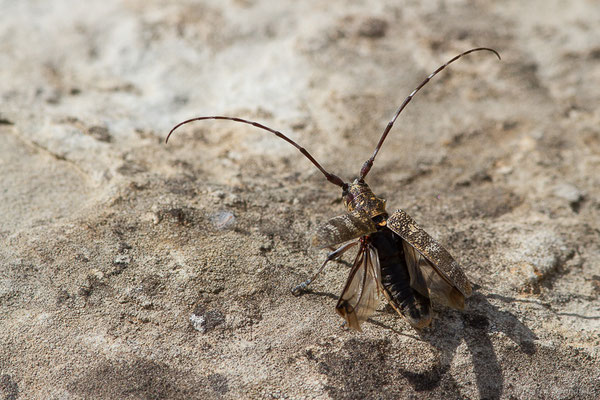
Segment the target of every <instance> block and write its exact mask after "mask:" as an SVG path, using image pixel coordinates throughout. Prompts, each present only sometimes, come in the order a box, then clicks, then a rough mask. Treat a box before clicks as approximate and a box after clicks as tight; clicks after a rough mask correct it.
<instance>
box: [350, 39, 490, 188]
mask: <svg viewBox="0 0 600 400" xmlns="http://www.w3.org/2000/svg"><path fill="white" fill-rule="evenodd" d="M481 50H485V51H491V52H492V53H494V54H495V55H496V57H498V59H499V60H501V58H500V54H498V52H497V51H496V50H494V49H490V48H488V47H477V48H475V49H471V50H467V51H465V52H464V53H460V54H459V55H457V56H455V57H454V58H452V59H451V60H450V61H448V62H447V63H446V64H444V65H442V66H440V67H439V68H438V69H436V70H435V71H433V73H431V75H429V76H428V77H427V78H426V79H425V80H424V81H423V82H421V84H420V85H419V86H417V88H416V89H415V90H413V91H412V93H411V94H409V95H408V97H407V98H406V99H404V101H403V102H402V105H400V108H398V111H396V115H394V118H392V120H391V121H390V122H389V123H388V124H387V126H386V127H385V130H384V131H383V134H382V135H381V139H379V143H377V147H375V152H374V153H373V155H372V156H371V158H369V159H368V160H367V161H365V163H364V164H363V166H362V168H361V169H360V177H359V179H360V180H363V179H365V176H367V174H368V173H369V171H370V170H371V167H372V166H373V161H374V160H375V157H377V153H379V150H380V149H381V146H382V145H383V142H384V140H385V138H386V137H387V135H388V133H389V132H390V129H392V126H394V122H396V118H398V116H399V115H400V113H401V112H402V110H404V107H406V105H407V104H408V103H410V101H411V100H412V98H413V97H414V95H415V94H417V92H418V91H419V90H421V88H422V87H423V86H425V85H426V84H427V82H429V81H430V80H431V78H433V77H434V76H436V75H437V74H438V72H440V71H441V70H443V69H444V68H446V67H447V66H448V65H450V64H452V63H453V62H454V61H456V60H458V59H459V58H461V57H462V56H466V55H467V54H469V53H473V52H475V51H481Z"/></svg>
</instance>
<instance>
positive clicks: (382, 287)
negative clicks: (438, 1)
mask: <svg viewBox="0 0 600 400" xmlns="http://www.w3.org/2000/svg"><path fill="white" fill-rule="evenodd" d="M482 50H485V51H489V52H492V53H494V54H495V55H496V56H497V57H498V59H500V55H499V54H498V52H497V51H496V50H494V49H490V48H487V47H478V48H474V49H471V50H468V51H465V52H464V53H461V54H459V55H457V56H455V57H454V58H452V59H451V60H449V61H448V62H446V63H445V64H444V65H442V66H440V67H439V68H438V69H436V70H435V71H434V72H433V73H432V74H431V75H429V76H428V77H427V78H426V79H425V80H424V81H423V82H421V83H420V84H419V86H417V87H416V89H415V90H413V91H412V93H411V94H410V95H408V97H407V98H406V99H404V101H403V102H402V104H401V105H400V107H399V108H398V110H397V111H396V114H395V115H394V117H393V118H392V120H391V121H390V122H389V123H388V124H387V126H386V128H385V130H384V131H383V134H382V135H381V138H380V139H379V143H377V146H376V147H375V151H374V152H373V155H372V156H371V157H370V158H369V159H368V160H367V161H366V162H365V163H364V164H363V166H362V168H361V170H360V175H359V176H358V178H357V179H356V180H354V182H352V183H346V182H344V181H343V180H342V179H341V178H340V177H338V176H337V175H334V174H332V173H329V172H327V171H326V170H325V169H324V168H323V167H322V166H321V164H319V163H318V162H317V161H316V160H315V159H314V158H313V157H312V156H311V155H310V153H309V152H308V151H306V150H305V149H304V148H303V147H302V146H300V145H298V144H297V143H296V142H294V141H293V140H292V139H290V138H288V137H287V136H286V135H284V134H283V133H281V132H279V131H276V130H274V129H271V128H269V127H267V126H265V125H262V124H260V123H258V122H253V121H248V120H245V119H241V118H234V117H223V116H210V117H197V118H192V119H189V120H187V121H183V122H181V123H179V124H177V125H176V126H175V127H173V129H171V131H170V132H169V135H168V136H167V138H166V140H165V142H168V140H169V137H170V136H171V134H172V133H173V132H174V131H175V130H176V129H177V128H179V127H180V126H182V125H185V124H187V123H190V122H193V121H201V120H205V119H219V120H229V121H236V122H241V123H244V124H249V125H253V126H256V127H257V128H261V129H264V130H266V131H269V132H271V133H273V134H275V135H276V136H278V137H280V138H281V139H283V140H285V141H286V142H288V143H290V144H291V145H292V146H294V147H296V148H297V149H298V150H299V151H300V152H301V153H302V154H303V155H304V156H305V157H306V158H308V159H309V160H310V162H312V163H313V164H314V165H315V166H316V167H317V168H318V169H319V171H321V172H322V173H323V175H325V178H327V180H328V181H329V182H331V183H333V184H334V185H337V186H339V187H341V188H342V198H343V201H344V205H345V206H346V209H347V210H348V212H347V213H346V214H344V215H340V216H337V217H334V218H331V219H330V220H329V221H327V222H326V223H325V224H323V225H322V226H320V227H319V228H318V229H317V232H316V235H315V236H314V237H313V245H314V246H317V247H319V248H325V247H330V248H333V246H337V245H339V244H342V243H344V244H343V245H342V246H341V247H339V248H338V249H337V250H334V251H332V252H331V253H329V254H328V255H327V258H326V259H325V261H324V262H323V264H322V265H321V267H320V268H319V269H318V271H317V272H316V273H315V274H314V275H313V276H312V277H311V278H309V279H308V280H306V281H305V282H302V283H301V284H299V285H298V286H296V287H294V288H293V289H292V293H293V294H294V295H296V296H298V295H300V294H301V293H302V292H303V291H304V290H305V289H306V288H307V286H308V285H309V284H310V283H311V282H312V281H314V280H315V278H316V277H317V276H318V275H319V273H320V272H321V271H322V270H323V268H325V265H327V263H328V262H329V261H331V260H334V259H337V258H339V257H340V256H341V255H342V254H343V253H345V252H346V251H348V250H349V249H350V248H352V247H354V246H356V245H358V246H359V248H358V254H357V255H356V258H355V259H354V264H353V266H352V269H351V270H350V275H349V276H348V279H347V280H346V284H345V285H344V289H343V290H342V294H341V295H340V298H339V300H338V302H337V305H336V307H335V309H336V311H337V312H338V313H339V314H340V315H341V316H342V317H343V318H345V320H346V322H347V324H348V326H349V327H350V328H353V329H356V330H360V323H361V322H363V321H365V320H366V319H367V318H369V316H370V315H371V314H372V313H373V312H374V311H375V308H376V307H377V304H378V301H377V300H378V295H379V294H383V296H384V297H385V298H386V299H387V301H388V303H389V304H390V305H391V306H392V308H393V309H394V310H396V312H398V314H400V315H401V316H403V317H405V318H406V319H407V320H408V322H409V323H410V324H411V325H412V326H413V327H414V328H416V329H421V328H424V327H426V326H428V325H429V324H430V323H431V300H430V298H431V297H434V299H435V300H440V301H441V302H443V303H445V304H447V305H449V306H451V307H453V308H456V309H463V308H464V305H465V297H469V296H470V295H471V285H470V283H469V280H468V279H467V277H466V276H465V274H464V273H463V271H462V270H461V268H460V266H459V265H458V263H457V262H456V261H455V260H454V258H452V256H451V255H450V253H448V251H447V250H446V249H444V248H443V247H442V246H441V245H440V244H439V243H437V242H436V241H435V240H434V239H433V238H432V237H431V236H429V234H428V233H427V232H425V231H424V230H423V229H421V228H420V227H419V226H418V225H417V224H416V223H415V221H414V220H413V219H412V218H411V217H410V216H409V215H408V214H407V213H406V212H404V211H402V210H396V211H395V212H394V213H393V214H392V215H391V216H389V215H388V213H387V211H386V210H385V200H383V199H381V198H379V197H377V196H375V194H374V193H373V192H372V191H371V188H369V186H368V185H367V183H366V182H365V177H366V176H367V174H368V173H369V171H370V170H371V167H372V166H373V161H374V160H375V157H376V156H377V153H379V150H380V149H381V146H382V145H383V142H384V141H385V139H386V137H387V135H388V133H389V132H390V130H391V129H392V126H393V125H394V122H395V121H396V119H397V118H398V116H399V115H400V113H401V112H402V110H404V108H405V107H406V105H407V104H408V103H409V102H410V101H411V100H412V98H413V97H414V95H415V94H416V93H417V92H418V91H419V90H421V88H422V87H423V86H425V85H426V84H427V82H429V80H430V79H431V78H433V77H434V76H435V75H436V74H438V73H439V72H440V71H442V70H443V69H444V68H446V67H447V66H448V65H449V64H451V63H453V62H454V61H456V60H458V59H459V58H461V57H462V56H465V55H467V54H469V53H473V52H475V51H482ZM354 239H358V240H356V241H351V240H354Z"/></svg>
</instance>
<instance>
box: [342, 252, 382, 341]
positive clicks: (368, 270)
mask: <svg viewBox="0 0 600 400" xmlns="http://www.w3.org/2000/svg"><path fill="white" fill-rule="evenodd" d="M379 287H381V274H380V270H379V259H378V256H377V250H376V249H374V248H373V247H371V246H369V245H367V244H362V243H361V247H360V250H359V251H358V254H357V255H356V259H355V260H354V265H353V266H352V269H351V270H350V275H349V276H348V279H347V281H346V284H345V285H344V290H343V291H342V294H341V296H340V298H339V300H338V303H337V305H336V306H335V310H336V311H337V312H338V314H340V315H341V316H342V317H343V318H344V319H345V320H346V322H347V323H348V326H349V327H350V328H352V329H355V330H357V331H360V330H361V329H360V324H361V322H363V321H365V320H367V318H369V317H370V316H371V314H373V312H374V311H375V309H376V308H377V305H378V304H379V290H378V288H379Z"/></svg>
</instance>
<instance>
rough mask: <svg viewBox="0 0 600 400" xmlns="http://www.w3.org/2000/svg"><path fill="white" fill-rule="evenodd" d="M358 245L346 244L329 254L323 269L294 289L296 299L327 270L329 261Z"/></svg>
mask: <svg viewBox="0 0 600 400" xmlns="http://www.w3.org/2000/svg"><path fill="white" fill-rule="evenodd" d="M357 244H358V242H351V243H346V244H345V245H343V246H341V247H339V248H338V249H336V250H334V251H332V252H331V253H329V254H327V258H326V259H325V261H324V262H323V264H322V265H321V267H320V268H319V269H318V270H317V272H315V273H314V274H313V276H311V277H310V278H308V279H307V280H305V281H304V282H302V283H300V284H298V285H296V286H294V287H293V288H292V294H293V295H294V296H296V297H298V296H300V295H302V292H304V291H306V289H307V288H308V285H310V284H311V283H312V282H313V281H314V280H315V279H317V276H319V274H320V273H321V272H322V271H323V269H325V265H327V263H328V262H329V261H331V260H335V259H336V258H338V257H341V256H342V254H344V253H345V252H346V251H347V250H348V249H349V248H351V247H353V246H356V245H357Z"/></svg>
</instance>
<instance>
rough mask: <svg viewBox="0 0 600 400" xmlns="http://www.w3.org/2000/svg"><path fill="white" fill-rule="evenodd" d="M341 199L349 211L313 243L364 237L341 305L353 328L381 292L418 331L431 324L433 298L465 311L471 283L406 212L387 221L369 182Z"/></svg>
mask: <svg viewBox="0 0 600 400" xmlns="http://www.w3.org/2000/svg"><path fill="white" fill-rule="evenodd" d="M342 196H343V200H344V205H345V206H346V208H347V210H348V213H347V214H345V215H341V216H338V217H334V218H331V219H330V220H329V221H328V222H326V223H325V224H323V225H322V226H320V227H319V228H318V229H317V233H316V235H315V237H314V239H313V244H315V245H318V246H320V247H327V246H334V245H339V244H341V243H344V242H347V241H350V240H354V239H356V238H360V239H359V242H358V244H360V248H359V251H358V254H357V256H356V259H355V261H354V265H353V267H352V270H351V272H350V275H349V277H348V280H347V281H346V285H345V286H344V289H343V291H342V295H341V296H340V299H339V301H338V304H337V306H336V310H337V312H338V313H339V314H340V315H341V316H342V317H343V318H344V319H345V320H346V322H347V323H348V325H349V326H350V327H351V328H353V329H357V330H360V323H361V322H362V321H364V320H366V319H367V318H368V317H369V316H370V315H371V314H372V313H373V312H374V310H375V308H376V306H377V301H376V298H377V294H378V293H379V294H381V295H383V296H384V297H385V298H386V300H387V301H388V303H389V304H390V305H391V306H392V308H394V310H396V311H397V312H398V314H400V315H402V316H403V317H405V318H406V319H407V320H408V322H409V323H410V324H411V325H412V326H413V327H415V328H417V329H421V328H424V327H426V326H428V325H429V324H430V323H431V302H430V299H431V298H432V297H433V298H436V299H437V300H439V301H441V302H442V303H444V304H446V305H448V306H451V307H453V308H457V309H462V308H464V300H465V297H468V296H469V295H470V294H471V285H470V284H469V281H468V279H467V277H466V276H465V274H464V273H463V272H462V270H461V268H460V266H459V265H458V263H457V262H456V261H455V260H454V258H452V256H451V255H450V253H448V251H447V250H446V249H444V247H442V246H441V245H440V244H439V243H437V242H436V241H435V240H434V239H433V238H432V237H431V236H429V234H427V232H425V231H424V230H423V229H422V228H421V227H419V226H418V225H417V224H416V222H415V221H414V220H413V219H412V218H411V217H410V216H409V215H408V214H406V213H405V212H404V211H402V210H397V211H395V212H394V213H393V214H392V215H391V216H390V217H388V213H387V211H386V209H385V200H383V199H381V198H379V197H377V196H376V195H375V194H374V193H373V191H372V190H371V188H370V187H369V186H368V185H367V183H365V182H364V181H360V180H358V179H357V180H355V181H354V182H353V183H351V184H348V185H347V186H346V187H344V188H343V194H342ZM326 262H327V261H326Z"/></svg>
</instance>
